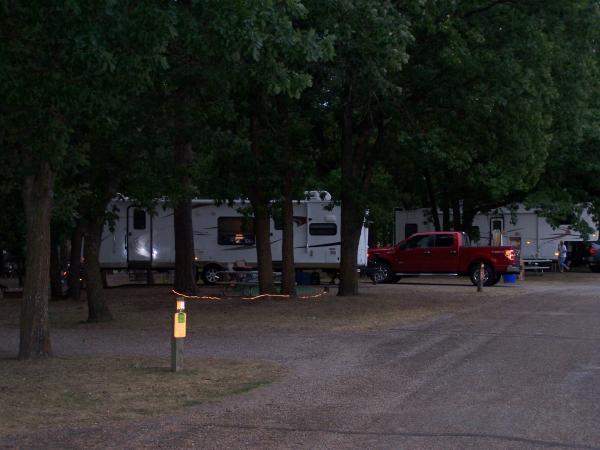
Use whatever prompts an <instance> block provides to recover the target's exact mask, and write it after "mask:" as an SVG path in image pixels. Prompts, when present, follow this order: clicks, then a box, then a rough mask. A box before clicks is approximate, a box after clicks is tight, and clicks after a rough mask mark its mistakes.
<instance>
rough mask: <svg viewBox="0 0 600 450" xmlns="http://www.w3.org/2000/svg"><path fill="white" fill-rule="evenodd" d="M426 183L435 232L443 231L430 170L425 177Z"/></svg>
mask: <svg viewBox="0 0 600 450" xmlns="http://www.w3.org/2000/svg"><path fill="white" fill-rule="evenodd" d="M423 176H424V177H425V183H426V184H427V195H428V197H429V207H430V208H431V218H432V219H433V226H434V227H435V231H442V227H441V224H440V216H438V206H437V201H436V198H435V190H434V189H433V180H432V179H431V174H430V173H429V170H426V171H425V173H424V175H423Z"/></svg>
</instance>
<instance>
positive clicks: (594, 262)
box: [583, 241, 600, 273]
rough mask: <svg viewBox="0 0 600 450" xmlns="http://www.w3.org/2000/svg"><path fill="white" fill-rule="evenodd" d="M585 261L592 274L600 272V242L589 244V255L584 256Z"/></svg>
mask: <svg viewBox="0 0 600 450" xmlns="http://www.w3.org/2000/svg"><path fill="white" fill-rule="evenodd" d="M583 260H584V261H585V262H587V263H588V266H589V268H590V270H591V271H592V272H594V273H598V272H600V241H598V242H590V243H589V247H588V249H587V255H586V256H584V258H583Z"/></svg>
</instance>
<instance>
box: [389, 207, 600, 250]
mask: <svg viewBox="0 0 600 450" xmlns="http://www.w3.org/2000/svg"><path fill="white" fill-rule="evenodd" d="M439 218H440V222H441V221H442V213H441V212H440V213H439ZM581 219H582V220H585V221H586V222H587V223H588V225H590V227H592V229H593V231H592V234H591V235H590V236H589V239H590V240H596V239H597V238H598V230H597V228H596V226H595V223H594V221H593V219H592V217H591V216H590V215H589V214H588V213H587V212H585V211H584V212H583V213H582V215H581ZM473 227H475V228H476V229H478V231H479V240H477V241H474V244H475V245H512V246H514V247H517V248H519V249H520V251H521V253H520V254H521V259H524V260H536V259H543V260H555V259H557V257H558V255H557V247H558V243H559V242H560V241H569V242H580V241H583V238H582V236H581V234H580V233H579V232H578V231H576V230H574V229H573V227H572V226H571V225H566V224H565V225H560V226H558V227H557V228H553V227H552V226H551V225H550V224H549V223H548V222H547V221H546V219H544V217H542V216H540V215H538V214H537V213H536V212H535V211H534V210H530V209H526V208H525V207H524V206H522V205H519V206H518V208H516V209H510V208H497V209H495V210H493V211H490V212H488V213H484V214H477V215H476V216H475V218H474V220H473ZM434 230H435V227H434V225H433V222H432V219H431V210H430V209H425V208H422V209H413V210H403V209H400V208H396V209H395V210H394V242H395V243H398V242H400V241H402V240H403V239H406V238H407V237H408V236H410V235H411V234H413V233H416V232H421V231H434Z"/></svg>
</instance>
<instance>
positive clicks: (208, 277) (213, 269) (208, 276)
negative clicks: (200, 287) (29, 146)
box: [202, 264, 223, 286]
mask: <svg viewBox="0 0 600 450" xmlns="http://www.w3.org/2000/svg"><path fill="white" fill-rule="evenodd" d="M221 270H223V269H222V268H221V266H218V265H217V264H209V265H208V266H206V267H205V268H204V270H202V281H204V284H208V285H209V286H212V285H214V284H216V283H217V281H219V274H218V272H220V271H221Z"/></svg>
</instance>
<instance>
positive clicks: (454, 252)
mask: <svg viewBox="0 0 600 450" xmlns="http://www.w3.org/2000/svg"><path fill="white" fill-rule="evenodd" d="M482 264H483V284H484V285H486V286H492V285H494V284H496V283H497V282H498V281H499V280H500V278H501V276H502V275H504V274H517V273H519V271H520V261H519V251H518V250H517V249H515V248H514V247H510V246H495V247H472V246H471V245H470V241H469V237H468V236H467V235H466V234H465V233H462V232H458V231H441V232H430V233H415V234H413V235H412V236H410V237H409V238H408V239H405V240H404V241H401V242H400V243H399V244H397V245H394V246H392V247H382V248H371V249H369V265H370V266H371V267H372V268H373V269H372V270H373V272H372V273H373V274H374V275H373V280H374V281H375V282H384V283H395V282H396V281H398V280H399V279H400V277H402V276H414V275H436V274H444V275H467V276H469V277H470V279H471V282H472V283H473V284H474V285H477V284H478V282H479V276H480V268H481V265H482Z"/></svg>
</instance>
